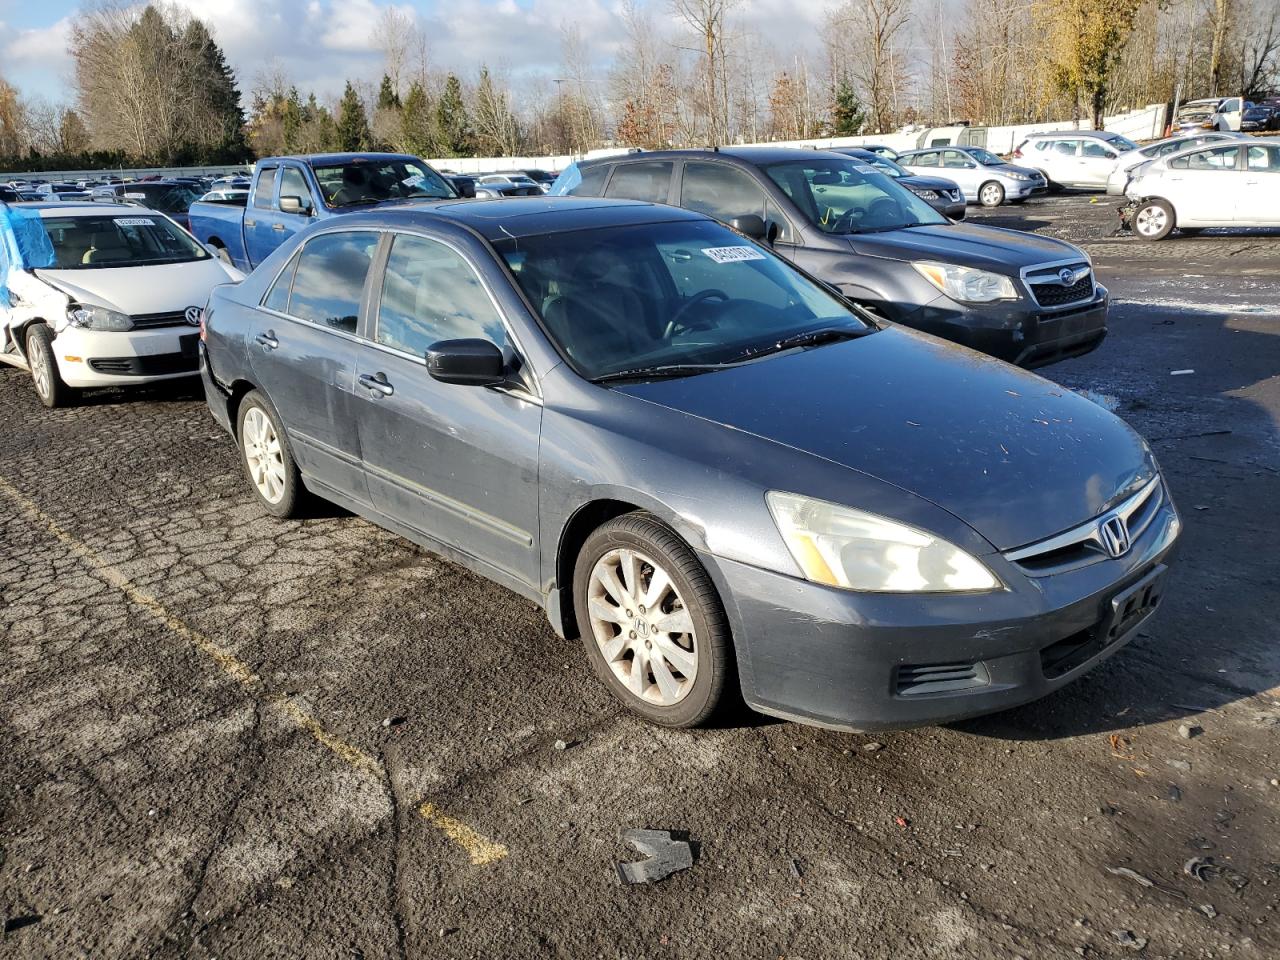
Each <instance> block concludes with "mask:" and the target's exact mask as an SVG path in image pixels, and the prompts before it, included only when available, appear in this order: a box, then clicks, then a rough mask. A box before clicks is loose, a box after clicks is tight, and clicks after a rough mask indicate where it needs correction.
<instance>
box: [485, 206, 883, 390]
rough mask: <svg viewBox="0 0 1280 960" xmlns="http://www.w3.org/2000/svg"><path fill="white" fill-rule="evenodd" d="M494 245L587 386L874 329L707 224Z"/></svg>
mask: <svg viewBox="0 0 1280 960" xmlns="http://www.w3.org/2000/svg"><path fill="white" fill-rule="evenodd" d="M494 246H495V247H496V249H497V250H498V252H499V253H500V254H501V255H502V256H503V258H504V259H505V260H506V262H507V265H508V266H509V267H510V268H511V272H512V273H513V274H514V275H515V278H516V280H517V282H518V283H519V285H520V289H521V290H523V291H524V294H525V296H526V297H527V298H528V299H529V302H530V303H531V304H533V306H534V308H535V309H536V310H537V311H538V313H539V314H540V315H541V318H542V321H543V326H544V328H545V329H546V331H547V334H548V335H549V336H550V337H551V338H552V339H553V340H554V341H555V342H556V344H557V345H558V346H559V348H560V350H561V351H562V352H563V353H564V354H565V355H566V356H567V357H568V358H569V360H570V361H571V363H572V364H573V366H574V368H575V369H577V370H578V372H579V373H581V374H582V375H583V376H585V377H587V378H588V379H597V378H600V377H609V376H611V375H618V374H622V373H624V372H628V371H629V372H634V373H635V375H636V376H637V378H643V376H646V375H652V376H663V375H672V374H673V373H674V374H675V375H683V374H689V373H698V372H702V371H703V370H704V369H712V368H714V367H715V366H718V365H721V364H730V363H738V362H744V361H746V360H749V359H753V358H754V357H755V356H757V355H760V354H762V353H767V352H769V351H770V349H771V348H773V347H776V346H777V345H778V344H779V343H780V341H783V340H789V339H790V338H792V337H794V336H796V335H803V334H807V333H809V332H821V334H822V335H823V337H822V338H825V336H826V335H830V334H831V333H832V331H833V329H834V336H832V337H831V338H832V339H839V338H842V337H844V336H860V335H861V334H864V333H868V332H870V331H871V330H872V329H873V328H872V327H871V326H870V325H869V324H867V323H866V322H864V321H863V320H862V319H861V318H860V317H859V316H858V314H856V313H855V312H854V311H853V309H851V308H850V306H849V305H848V304H846V303H845V302H843V301H842V300H840V299H838V298H837V297H835V296H833V295H832V294H831V293H828V292H827V291H826V290H824V289H823V288H822V287H820V286H819V285H818V284H816V283H814V282H813V281H811V280H808V279H807V278H805V277H804V276H803V275H802V274H800V273H799V272H797V271H796V270H795V269H794V268H793V267H791V266H789V265H788V264H787V263H786V262H785V261H784V260H782V259H780V258H779V257H777V256H775V255H774V254H773V253H770V252H769V251H767V250H765V249H763V248H761V247H759V246H756V245H755V244H752V243H751V242H749V241H747V240H744V239H743V238H742V237H741V236H739V235H738V234H736V233H734V232H732V231H731V230H728V229H727V228H725V227H722V226H720V225H719V224H717V223H713V222H711V221H709V220H678V221H671V222H666V223H648V224H639V225H634V226H623V227H616V226H615V227H607V228H602V229H598V230H580V231H575V232H570V233H553V234H549V235H544V236H533V237H520V238H518V239H511V240H502V241H499V242H497V243H495V244H494ZM815 339H821V338H815ZM805 345H807V344H805ZM704 365H706V366H704ZM653 368H659V369H657V370H653ZM651 370H652V371H653V372H652V373H651V374H650V373H649V371H651Z"/></svg>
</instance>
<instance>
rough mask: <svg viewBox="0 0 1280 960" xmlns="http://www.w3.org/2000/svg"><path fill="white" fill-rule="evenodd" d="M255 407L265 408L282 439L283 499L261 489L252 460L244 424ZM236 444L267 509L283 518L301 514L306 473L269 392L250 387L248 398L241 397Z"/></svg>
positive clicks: (280, 456)
mask: <svg viewBox="0 0 1280 960" xmlns="http://www.w3.org/2000/svg"><path fill="white" fill-rule="evenodd" d="M253 411H261V413H262V414H263V415H264V416H265V417H266V419H267V420H268V421H269V422H270V424H271V428H272V429H273V430H274V432H275V436H276V438H277V439H278V441H279V445H280V451H279V461H280V467H281V471H280V475H281V478H282V487H283V490H282V492H281V494H280V496H279V499H276V500H272V499H270V498H269V497H268V496H267V495H266V494H265V493H264V492H263V491H262V489H260V487H259V484H258V480H257V479H256V478H255V477H254V472H253V468H252V467H251V466H250V463H249V450H248V448H247V446H246V438H245V426H244V425H245V420H246V419H247V418H248V417H249V415H250V413H251V412H253ZM250 442H251V441H250ZM236 444H237V446H239V448H240V465H241V466H242V467H243V468H244V475H245V479H247V480H248V481H249V488H250V489H251V490H252V491H253V493H254V496H255V497H256V498H257V500H258V503H259V504H261V505H262V507H263V509H265V510H266V511H267V512H268V513H270V514H272V515H273V516H277V517H280V518H282V519H289V518H292V517H297V516H300V515H301V513H302V509H303V507H304V506H305V505H306V489H305V488H304V487H303V485H302V476H301V474H300V473H299V472H298V464H297V462H296V461H295V460H294V459H293V452H292V451H291V450H290V449H289V441H288V438H287V437H286V436H285V432H284V423H283V422H282V421H281V420H280V415H279V414H278V413H276V410H275V407H273V406H272V405H271V401H270V400H268V399H267V396H266V394H264V393H262V392H261V391H259V390H251V391H249V392H248V393H247V394H245V395H244V399H242V400H241V401H240V408H239V409H238V410H237V411H236Z"/></svg>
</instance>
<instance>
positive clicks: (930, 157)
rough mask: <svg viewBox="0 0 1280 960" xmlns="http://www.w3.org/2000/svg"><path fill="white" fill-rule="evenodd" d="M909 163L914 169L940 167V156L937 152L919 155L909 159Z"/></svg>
mask: <svg viewBox="0 0 1280 960" xmlns="http://www.w3.org/2000/svg"><path fill="white" fill-rule="evenodd" d="M907 163H909V164H911V166H913V167H936V166H937V165H938V154H937V153H935V152H932V151H931V152H929V153H917V154H916V155H915V156H914V157H908V158H907Z"/></svg>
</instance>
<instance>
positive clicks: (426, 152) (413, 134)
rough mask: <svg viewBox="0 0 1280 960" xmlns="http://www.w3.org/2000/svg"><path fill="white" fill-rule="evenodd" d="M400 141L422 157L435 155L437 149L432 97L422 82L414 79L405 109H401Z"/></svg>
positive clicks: (405, 99)
mask: <svg viewBox="0 0 1280 960" xmlns="http://www.w3.org/2000/svg"><path fill="white" fill-rule="evenodd" d="M400 142H401V144H402V145H403V147H404V149H405V151H406V152H408V153H412V154H416V155H417V156H420V157H431V156H435V154H436V153H438V152H439V151H438V150H437V149H436V129H435V117H434V115H433V113H432V110H431V99H430V98H429V97H428V96H427V92H426V91H425V90H423V89H422V84H420V83H418V81H416V80H415V81H414V82H413V84H412V85H411V86H410V87H409V92H408V94H406V95H405V98H404V109H403V110H401V111H400Z"/></svg>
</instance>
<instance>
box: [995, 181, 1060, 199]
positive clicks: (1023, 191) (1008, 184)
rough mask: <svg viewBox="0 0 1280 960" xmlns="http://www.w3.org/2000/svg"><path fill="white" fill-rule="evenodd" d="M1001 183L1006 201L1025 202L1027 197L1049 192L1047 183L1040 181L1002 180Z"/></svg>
mask: <svg viewBox="0 0 1280 960" xmlns="http://www.w3.org/2000/svg"><path fill="white" fill-rule="evenodd" d="M1002 183H1003V184H1004V198H1005V199H1006V200H1025V199H1026V198H1027V197H1033V196H1035V195H1036V194H1040V193H1048V192H1049V184H1048V182H1046V181H1041V180H1004V181H1002Z"/></svg>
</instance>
